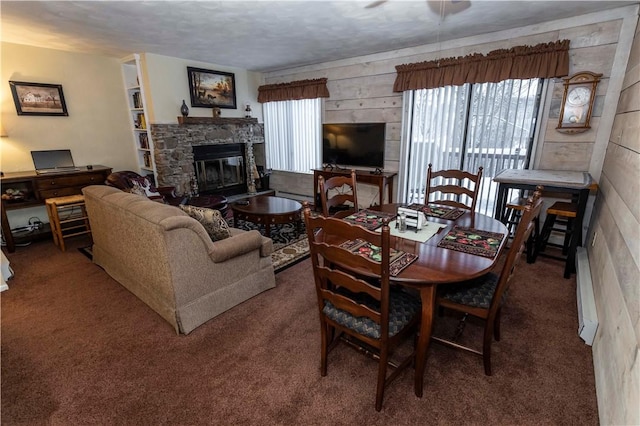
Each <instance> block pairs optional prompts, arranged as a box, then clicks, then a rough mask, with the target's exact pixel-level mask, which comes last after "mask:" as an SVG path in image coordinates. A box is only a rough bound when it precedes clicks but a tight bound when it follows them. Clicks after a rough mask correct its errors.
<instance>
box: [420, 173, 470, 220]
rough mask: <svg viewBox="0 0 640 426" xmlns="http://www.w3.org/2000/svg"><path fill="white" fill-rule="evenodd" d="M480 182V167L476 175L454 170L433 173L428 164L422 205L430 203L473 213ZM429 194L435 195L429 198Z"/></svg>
mask: <svg viewBox="0 0 640 426" xmlns="http://www.w3.org/2000/svg"><path fill="white" fill-rule="evenodd" d="M481 182H482V167H479V168H478V173H477V174H473V173H469V172H465V171H463V170H456V169H449V170H439V171H433V169H432V165H431V163H430V164H429V167H428V168H427V185H426V191H425V193H424V203H425V204H428V203H429V202H432V203H436V204H442V205H445V206H451V207H455V208H459V209H464V210H470V211H475V209H476V202H477V199H478V193H479V192H480V183H481ZM431 194H435V195H434V196H433V197H430V195H431Z"/></svg>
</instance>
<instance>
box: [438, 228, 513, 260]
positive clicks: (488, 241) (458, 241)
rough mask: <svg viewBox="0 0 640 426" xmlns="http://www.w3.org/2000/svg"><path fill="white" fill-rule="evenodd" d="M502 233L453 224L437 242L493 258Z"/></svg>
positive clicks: (450, 247) (451, 248) (441, 245)
mask: <svg viewBox="0 0 640 426" xmlns="http://www.w3.org/2000/svg"><path fill="white" fill-rule="evenodd" d="M503 238H504V234H502V233H498V232H488V231H482V230H480V229H474V228H465V227H460V226H454V227H453V229H452V230H451V231H449V232H448V233H447V235H445V236H444V238H443V239H442V240H441V241H440V242H439V243H438V247H442V248H446V249H450V250H456V251H461V252H464V253H470V254H475V255H478V256H484V257H489V258H493V257H495V256H496V254H497V253H498V248H500V243H501V242H502V239H503Z"/></svg>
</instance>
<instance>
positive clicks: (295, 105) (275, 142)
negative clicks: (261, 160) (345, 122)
mask: <svg viewBox="0 0 640 426" xmlns="http://www.w3.org/2000/svg"><path fill="white" fill-rule="evenodd" d="M321 105H322V104H321V99H320V98H317V99H302V100H296V101H276V102H266V103H264V104H263V105H262V108H263V117H264V139H265V149H266V151H265V152H266V157H267V158H266V161H267V167H268V168H270V169H273V170H285V171H290V172H297V173H311V170H312V169H314V168H316V167H319V166H320V165H321V143H320V141H321V138H322V115H321Z"/></svg>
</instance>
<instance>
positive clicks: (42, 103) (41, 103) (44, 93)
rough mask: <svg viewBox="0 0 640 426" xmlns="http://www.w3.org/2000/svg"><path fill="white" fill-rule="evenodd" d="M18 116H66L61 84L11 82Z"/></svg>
mask: <svg viewBox="0 0 640 426" xmlns="http://www.w3.org/2000/svg"><path fill="white" fill-rule="evenodd" d="M9 86H11V93H12V94H13V102H15V104H16V111H17V112H18V115H66V116H68V115H69V113H68V112H67V104H66V103H65V102H64V94H63V93H62V85H61V84H44V83H25V82H24V81H9Z"/></svg>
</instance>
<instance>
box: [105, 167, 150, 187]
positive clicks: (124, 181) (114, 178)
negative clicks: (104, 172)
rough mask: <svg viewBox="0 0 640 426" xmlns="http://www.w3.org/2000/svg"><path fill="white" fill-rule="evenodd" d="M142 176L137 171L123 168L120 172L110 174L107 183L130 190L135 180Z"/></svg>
mask: <svg viewBox="0 0 640 426" xmlns="http://www.w3.org/2000/svg"><path fill="white" fill-rule="evenodd" d="M140 178H142V176H141V175H139V174H138V173H136V172H132V171H131V170H123V171H119V172H113V173H111V174H110V175H109V176H107V180H106V182H105V184H107V185H109V186H113V187H115V188H118V189H121V190H123V191H127V192H128V191H129V190H130V189H131V188H133V183H132V182H133V180H134V179H140Z"/></svg>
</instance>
